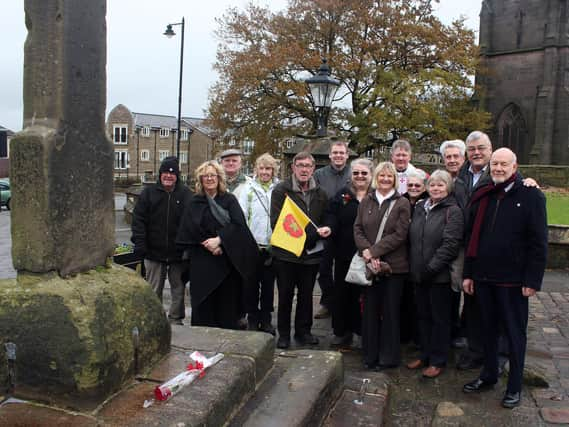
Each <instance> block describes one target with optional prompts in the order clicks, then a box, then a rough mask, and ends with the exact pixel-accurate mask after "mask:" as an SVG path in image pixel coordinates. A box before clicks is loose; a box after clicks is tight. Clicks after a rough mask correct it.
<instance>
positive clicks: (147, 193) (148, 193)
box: [131, 182, 192, 262]
mask: <svg viewBox="0 0 569 427" xmlns="http://www.w3.org/2000/svg"><path fill="white" fill-rule="evenodd" d="M191 198H192V192H191V191H190V190H189V189H188V188H187V187H186V186H185V185H183V184H182V183H180V182H177V183H176V186H175V187H174V190H173V191H172V192H170V193H169V192H167V191H166V190H164V188H163V187H162V184H160V183H156V184H152V185H148V186H147V187H144V189H143V190H142V192H141V193H140V196H139V197H138V200H137V202H136V205H135V207H134V211H133V214H132V237H131V240H132V243H134V251H135V252H136V253H137V254H139V255H140V256H141V257H144V258H147V259H150V260H153V261H160V262H178V261H180V260H181V255H182V254H181V252H180V251H178V250H177V248H176V235H177V233H178V227H179V225H180V222H181V219H182V215H183V213H184V209H185V207H186V206H187V204H188V203H189V202H190V200H191Z"/></svg>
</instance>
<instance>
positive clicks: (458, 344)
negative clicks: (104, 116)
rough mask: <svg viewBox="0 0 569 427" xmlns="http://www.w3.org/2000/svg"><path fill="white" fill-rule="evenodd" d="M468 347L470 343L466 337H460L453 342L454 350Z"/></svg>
mask: <svg viewBox="0 0 569 427" xmlns="http://www.w3.org/2000/svg"><path fill="white" fill-rule="evenodd" d="M467 346H468V341H467V340H466V338H464V337H458V338H455V339H454V340H452V348H457V349H462V348H466V347H467Z"/></svg>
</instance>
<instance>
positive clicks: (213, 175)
mask: <svg viewBox="0 0 569 427" xmlns="http://www.w3.org/2000/svg"><path fill="white" fill-rule="evenodd" d="M218 176H219V175H216V174H213V173H208V174H207V175H201V176H200V178H201V179H217V177H218Z"/></svg>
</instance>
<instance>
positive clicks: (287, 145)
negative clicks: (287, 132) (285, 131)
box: [285, 139, 294, 150]
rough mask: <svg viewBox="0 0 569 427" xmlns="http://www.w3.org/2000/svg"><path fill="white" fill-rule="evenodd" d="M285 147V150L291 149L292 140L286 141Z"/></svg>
mask: <svg viewBox="0 0 569 427" xmlns="http://www.w3.org/2000/svg"><path fill="white" fill-rule="evenodd" d="M285 145H286V148H287V150H290V149H291V148H292V146H293V145H294V140H292V139H287V140H286V144H285Z"/></svg>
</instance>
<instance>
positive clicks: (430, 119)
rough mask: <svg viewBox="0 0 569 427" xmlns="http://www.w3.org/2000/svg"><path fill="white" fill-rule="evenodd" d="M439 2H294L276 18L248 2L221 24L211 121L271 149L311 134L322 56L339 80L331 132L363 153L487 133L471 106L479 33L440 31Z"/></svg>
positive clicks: (484, 120)
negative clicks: (400, 141)
mask: <svg viewBox="0 0 569 427" xmlns="http://www.w3.org/2000/svg"><path fill="white" fill-rule="evenodd" d="M433 1H437V0H432V1H431V0H391V1H387V0H376V1H371V0H290V1H289V4H288V7H287V9H286V10H284V11H282V12H278V13H273V12H271V11H270V10H269V9H267V8H263V7H259V6H255V5H253V4H250V5H249V6H248V7H247V8H246V9H245V10H244V11H240V10H238V9H236V8H231V9H229V10H228V11H227V13H226V14H225V15H224V16H223V17H222V18H221V19H219V20H218V24H219V28H218V30H217V36H218V37H219V39H220V44H219V47H218V52H217V62H216V64H215V68H216V69H217V71H218V72H219V73H220V76H221V77H220V79H219V81H218V82H217V83H216V84H215V85H214V87H213V88H212V89H211V91H210V104H209V115H210V119H211V123H212V125H213V126H214V127H215V128H217V129H218V130H219V131H220V132H221V134H225V135H228V134H231V135H232V137H234V138H236V139H238V140H239V139H241V140H245V139H250V140H253V141H255V142H256V150H260V151H259V152H261V151H267V150H271V151H275V147H276V146H275V141H278V140H281V139H282V138H284V137H286V136H290V135H294V134H298V133H302V132H309V131H310V129H311V128H312V129H315V128H316V124H317V118H316V115H315V110H314V104H313V100H312V98H311V95H310V93H309V91H308V88H307V86H306V84H305V82H304V80H305V79H306V78H308V77H310V76H311V75H314V73H316V72H317V69H318V66H319V65H320V61H321V58H322V57H325V58H327V59H328V63H329V64H330V66H331V67H332V74H333V76H334V77H335V78H337V79H339V80H340V81H341V82H342V86H341V88H340V90H339V91H338V93H337V94H336V100H335V101H336V102H335V104H334V106H333V108H332V113H331V116H330V119H329V120H330V122H329V128H330V129H334V130H335V131H336V133H339V134H345V135H346V136H348V138H350V140H351V141H353V142H355V143H356V144H355V145H356V147H357V148H356V149H357V151H360V152H363V151H364V150H366V149H369V148H374V147H375V146H377V144H381V143H389V142H391V141H393V140H394V139H396V138H400V137H406V138H409V139H410V140H411V141H415V142H417V141H421V142H427V143H428V142H432V143H435V142H440V141H441V140H443V139H449V138H464V136H465V135H466V134H467V133H468V132H469V131H470V130H472V129H475V128H476V129H485V128H487V127H488V121H489V115H488V114H487V113H484V112H481V111H477V110H476V109H474V108H473V107H472V105H471V103H470V97H471V95H472V92H473V89H474V88H473V83H472V76H473V74H474V72H475V69H476V66H477V59H478V49H477V47H476V46H475V43H474V33H473V31H471V30H469V29H467V28H465V26H464V21H463V20H462V19H459V20H457V21H455V22H453V23H452V24H451V25H443V24H442V23H441V22H440V20H439V19H438V18H437V17H435V16H434V15H433V8H432V2H433Z"/></svg>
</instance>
